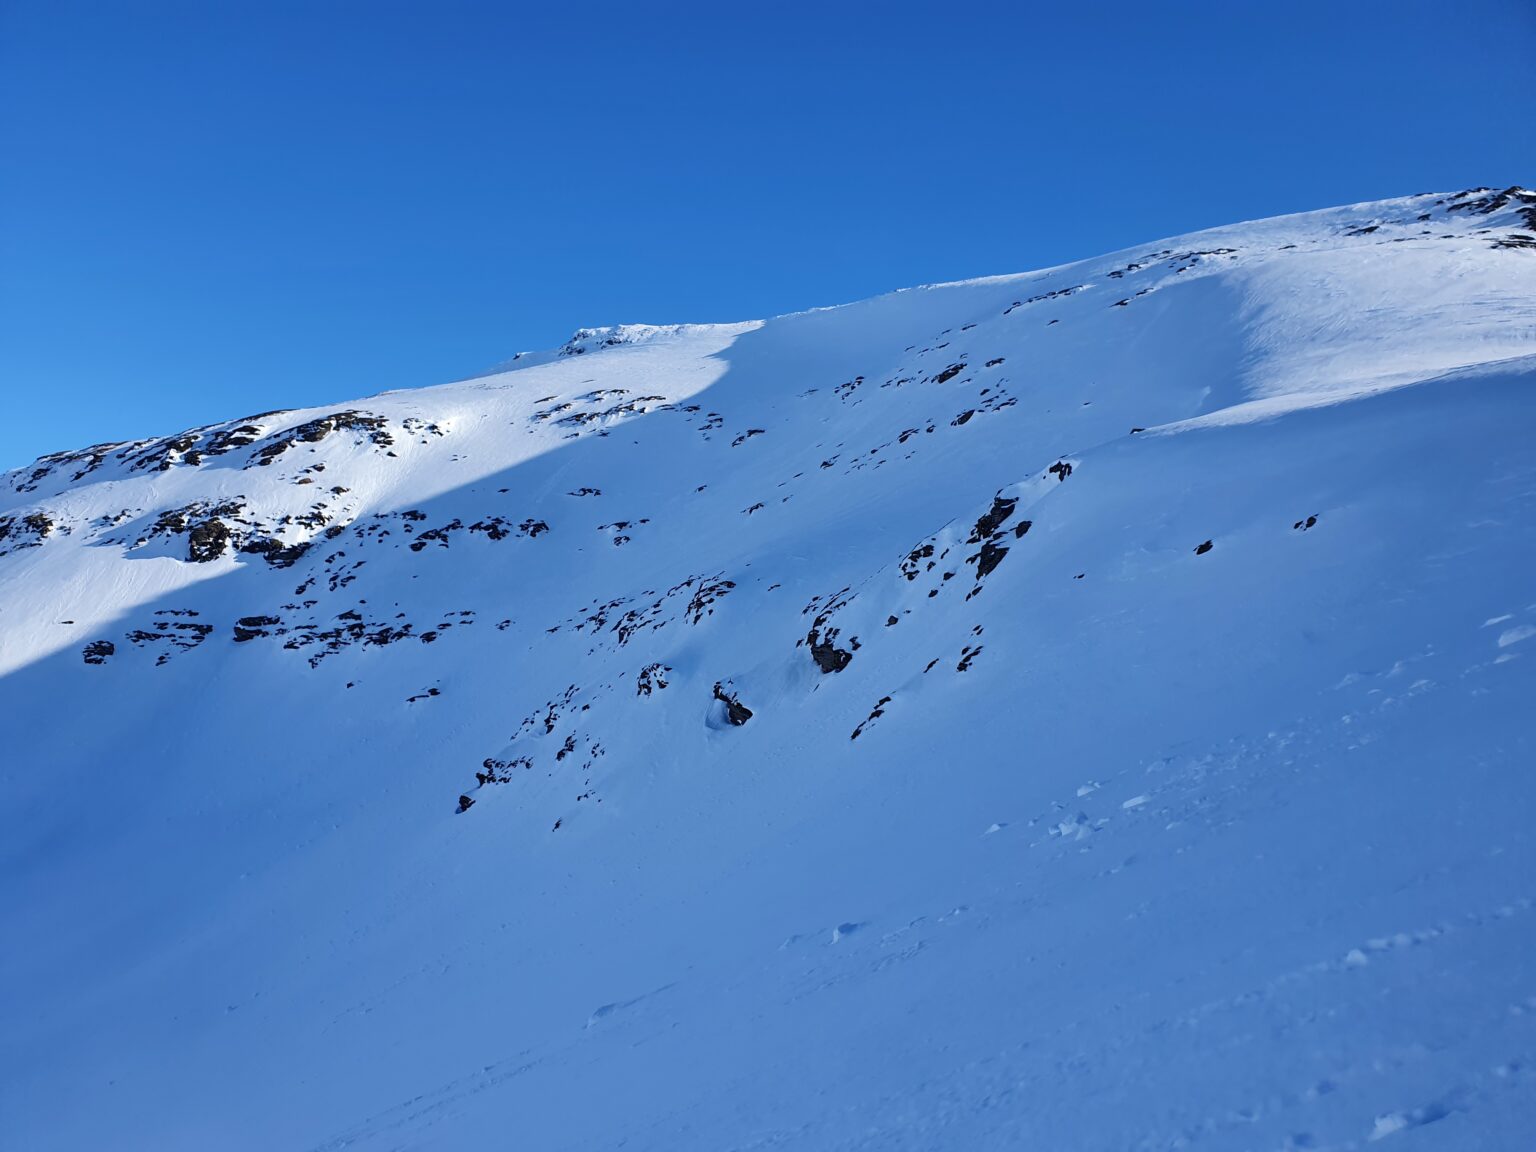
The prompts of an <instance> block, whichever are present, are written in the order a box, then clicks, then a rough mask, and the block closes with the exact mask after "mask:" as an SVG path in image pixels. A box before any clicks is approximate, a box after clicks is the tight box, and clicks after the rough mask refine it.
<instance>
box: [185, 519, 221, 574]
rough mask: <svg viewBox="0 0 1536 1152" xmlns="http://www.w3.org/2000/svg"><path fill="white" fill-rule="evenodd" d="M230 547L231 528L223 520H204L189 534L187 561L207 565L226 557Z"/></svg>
mask: <svg viewBox="0 0 1536 1152" xmlns="http://www.w3.org/2000/svg"><path fill="white" fill-rule="evenodd" d="M228 546H229V527H228V525H226V524H225V523H224V521H222V520H218V519H214V520H204V521H203V522H202V523H201V524H198V525H196V526H194V527H193V529H192V530H191V531H190V532H188V533H187V559H188V560H191V561H192V562H193V563H194V564H206V563H208V562H209V561H210V560H217V559H218V558H219V557H220V556H222V555H224V550H225V548H227V547H228Z"/></svg>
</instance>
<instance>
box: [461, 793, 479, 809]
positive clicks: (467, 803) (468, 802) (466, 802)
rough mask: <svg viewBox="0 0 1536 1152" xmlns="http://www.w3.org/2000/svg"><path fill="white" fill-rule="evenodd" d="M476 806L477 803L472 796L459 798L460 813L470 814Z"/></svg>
mask: <svg viewBox="0 0 1536 1152" xmlns="http://www.w3.org/2000/svg"><path fill="white" fill-rule="evenodd" d="M474 806H475V801H474V798H473V797H471V796H460V797H459V811H460V812H468V811H469V810H470V809H471V808H473V807H474Z"/></svg>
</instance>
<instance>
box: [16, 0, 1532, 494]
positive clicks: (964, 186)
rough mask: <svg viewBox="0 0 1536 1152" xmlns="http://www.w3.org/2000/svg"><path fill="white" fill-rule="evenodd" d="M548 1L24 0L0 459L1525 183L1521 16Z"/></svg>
mask: <svg viewBox="0 0 1536 1152" xmlns="http://www.w3.org/2000/svg"><path fill="white" fill-rule="evenodd" d="M559 7H561V8H563V9H564V11H562V12H560V13H558V14H556V8H557V6H556V5H553V4H551V5H543V6H534V5H526V4H513V3H506V2H499V3H493V2H484V3H481V2H468V0H431V2H428V0H418V2H415V3H391V2H389V0H358V2H355V3H348V2H342V0H305V2H303V3H289V2H287V0H259V2H258V0H244V2H237V0H227V2H226V0H213V2H210V0H188V2H185V3H172V2H168V0H135V2H134V3H122V2H119V0H95V2H93V3H79V2H75V0H3V2H0V107H3V109H4V110H3V112H0V147H3V155H4V161H5V177H4V179H3V181H0V269H3V270H0V389H3V393H4V400H5V403H4V412H3V417H4V418H3V421H0V467H7V466H14V465H17V464H21V463H23V462H25V461H26V460H28V459H30V458H31V457H33V456H35V455H37V454H39V453H42V452H46V451H52V450H56V449H61V448H66V447H75V446H79V445H82V444H86V443H90V442H93V441H98V440H109V439H127V438H131V437H138V436H145V435H152V434H159V433H166V432H173V431H177V430H179V429H181V428H184V427H187V426H191V425H195V424H200V423H205V422H209V421H214V420H219V419H225V418H229V417H234V416H238V415H243V414H245V413H248V412H252V411H259V410H263V409H269V408H278V407H298V406H304V405H311V404H321V403H329V402H332V401H336V400H343V399H348V398H352V397H355V396H361V395H366V394H368V393H371V392H375V391H379V390H381V389H384V388H395V387H402V386H413V385H421V384H429V383H438V382H441V381H445V380H450V379H454V378H457V377H462V376H465V375H471V374H473V373H475V372H476V371H478V370H480V369H483V368H485V367H487V366H489V365H491V364H493V363H496V362H497V361H500V360H503V359H505V358H507V357H508V356H510V355H511V354H512V353H514V352H516V351H518V350H520V349H525V348H542V347H549V346H552V345H554V344H557V343H559V342H560V341H561V340H563V339H564V338H565V337H566V336H567V335H568V334H569V332H570V331H571V330H572V329H573V328H575V327H577V326H579V325H582V324H603V323H618V322H628V321H645V322H672V321H708V320H736V319H746V318H752V317H758V316H766V315H772V314H775V313H779V312H785V311H790V310H794V309H799V308H805V307H810V306H813V305H819V304H832V303H837V302H840V301H845V300H853V299H858V298H860V297H864V296H869V295H872V294H875V293H878V292H882V291H886V290H888V289H892V288H898V287H904V286H907V285H912V284H918V283H924V282H930V281H935V280H948V279H956V278H961V277H968V276H977V275H984V274H988V273H996V272H1010V271H1022V270H1025V269H1029V268H1032V267H1038V266H1042V265H1049V264H1054V263H1059V262H1062V261H1065V260H1069V259H1075V258H1078V257H1083V256H1090V255H1094V254H1096V253H1098V252H1102V251H1106V250H1110V249H1113V248H1118V247H1122V246H1126V245H1130V244H1136V243H1140V242H1142V241H1146V240H1151V239H1155V238H1157V237H1160V236H1164V235H1168V234H1172V233H1177V232H1183V231H1188V230H1191V229H1194V228H1199V227H1204V226H1208V225H1215V224H1223V223H1228V222H1231V221H1233V220H1239V219H1246V218H1253V217H1259V216H1267V215H1273V214H1275V213H1281V212H1290V211H1299V210H1304V209H1308V208H1315V207H1323V206H1326V205H1330V204H1337V203H1346V202H1350V201H1356V200H1364V199H1372V198H1377V197H1383V196H1392V195H1401V194H1406V193H1410V192H1418V191H1428V190H1442V189H1454V188H1463V187H1467V186H1470V185H1473V184H1495V185H1500V186H1502V185H1505V184H1510V183H1531V182H1532V181H1533V180H1536V172H1532V171H1531V164H1532V161H1533V158H1536V118H1533V116H1532V111H1531V107H1532V105H1531V98H1530V93H1531V82H1532V79H1533V75H1536V64H1533V62H1536V3H1533V0H1484V2H1471V3H1450V2H1448V0H1447V2H1437V3H1417V2H1413V0H1399V2H1397V3H1390V4H1386V3H1352V4H1342V5H1341V4H1335V3H1269V4H1258V3H1254V4H1249V3H1239V2H1232V0H1229V2H1226V3H1212V4H1179V3H1171V4H1148V3H1144V2H1143V3H1134V4H1130V3H1127V4H1117V3H1107V4H1105V3H1101V4H1049V5H1047V4H1024V3H1017V2H1014V3H998V4H991V3H964V2H950V3H931V4H902V3H899V2H896V3H889V2H888V3H869V4H836V3H826V2H823V3H819V4H805V5H801V4H796V3H776V4H739V3H731V2H727V0H720V2H719V3H716V4H711V5H658V6H649V5H636V4H629V5H623V6H618V5H614V6H607V5H603V4H585V5H579V6H559ZM651 7H654V8H655V11H652V12H647V9H648V8H651Z"/></svg>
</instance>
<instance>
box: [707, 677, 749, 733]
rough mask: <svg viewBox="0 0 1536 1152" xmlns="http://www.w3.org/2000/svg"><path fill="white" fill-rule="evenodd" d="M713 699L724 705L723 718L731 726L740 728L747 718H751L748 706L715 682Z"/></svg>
mask: <svg viewBox="0 0 1536 1152" xmlns="http://www.w3.org/2000/svg"><path fill="white" fill-rule="evenodd" d="M714 695H715V699H716V700H719V701H720V702H721V703H722V704H724V705H725V719H726V721H727V723H729V724H731V725H732V726H733V727H736V728H740V727H741V726H742V725H743V724H745V723H746V722H747V721H748V720H750V719H752V709H750V708H748V707H747V706H746V705H745V704H743V703H742V702H741V701H740V700H738V699H736V697H735V696H734V695H732V694H731V693H729V692H727V691H725V689H724V688H722V687H721V686H720V684H719V683H718V682H717V683H716V684H715V693H714Z"/></svg>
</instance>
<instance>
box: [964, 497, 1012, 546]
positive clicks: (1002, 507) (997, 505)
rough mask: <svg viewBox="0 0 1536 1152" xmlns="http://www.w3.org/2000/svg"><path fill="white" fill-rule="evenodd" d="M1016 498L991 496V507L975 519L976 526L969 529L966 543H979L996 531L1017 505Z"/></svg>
mask: <svg viewBox="0 0 1536 1152" xmlns="http://www.w3.org/2000/svg"><path fill="white" fill-rule="evenodd" d="M1018 503H1019V502H1018V500H1017V499H1004V498H1003V497H1001V496H994V497H993V498H992V507H991V508H989V509H987V511H986V512H985V514H983V515H982V517H981V519H980V520H977V521H976V527H975V528H973V529H971V536H970V540H969V541H968V543H971V544H979V543H980V542H981V541H983V540H985V539H987V537H989V536H991V535H992V533H994V532H996V531H997V530H998V529H999V528H1001V527H1002V526H1003V524H1004V523H1005V522H1006V521H1007V519H1008V517H1010V516H1012V515H1013V510H1014V508H1016V507H1018Z"/></svg>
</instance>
